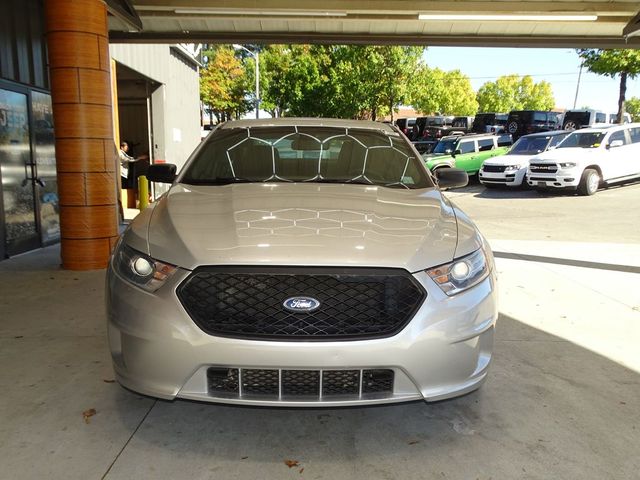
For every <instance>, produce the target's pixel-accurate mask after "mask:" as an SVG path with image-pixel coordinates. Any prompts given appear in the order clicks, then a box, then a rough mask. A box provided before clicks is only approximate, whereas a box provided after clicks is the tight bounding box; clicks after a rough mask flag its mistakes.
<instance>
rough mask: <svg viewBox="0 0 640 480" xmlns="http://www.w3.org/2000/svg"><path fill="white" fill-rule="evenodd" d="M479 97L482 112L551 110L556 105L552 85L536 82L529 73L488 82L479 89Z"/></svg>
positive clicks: (506, 76)
mask: <svg viewBox="0 0 640 480" xmlns="http://www.w3.org/2000/svg"><path fill="white" fill-rule="evenodd" d="M477 99H478V105H479V108H480V110H479V111H481V112H509V111H511V110H551V109H552V108H553V107H554V106H555V99H554V97H553V91H552V89H551V85H550V84H549V83H548V82H545V81H541V82H538V83H535V82H534V81H533V79H532V78H531V77H530V76H529V75H525V76H524V77H520V76H519V75H505V76H502V77H499V78H498V79H497V80H496V81H495V82H487V83H485V84H484V85H482V86H481V87H480V89H479V90H478V95H477Z"/></svg>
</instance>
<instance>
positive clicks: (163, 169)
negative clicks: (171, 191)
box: [147, 163, 178, 183]
mask: <svg viewBox="0 0 640 480" xmlns="http://www.w3.org/2000/svg"><path fill="white" fill-rule="evenodd" d="M177 170H178V169H177V167H176V166H175V165H173V164H172V163H157V164H154V165H149V170H147V180H150V181H152V182H158V183H173V181H174V180H175V178H176V171H177Z"/></svg>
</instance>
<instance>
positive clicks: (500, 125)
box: [471, 112, 509, 133]
mask: <svg viewBox="0 0 640 480" xmlns="http://www.w3.org/2000/svg"><path fill="white" fill-rule="evenodd" d="M508 117H509V115H508V114H506V113H494V112H487V113H478V114H477V115H476V116H475V118H474V120H473V127H472V128H471V131H472V132H473V133H502V132H504V127H505V125H506V124H507V119H508Z"/></svg>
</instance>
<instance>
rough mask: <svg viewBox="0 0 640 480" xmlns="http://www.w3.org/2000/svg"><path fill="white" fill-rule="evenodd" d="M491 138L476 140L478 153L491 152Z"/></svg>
mask: <svg viewBox="0 0 640 480" xmlns="http://www.w3.org/2000/svg"><path fill="white" fill-rule="evenodd" d="M493 145H494V144H493V138H482V139H480V140H478V151H479V152H486V151H488V150H493Z"/></svg>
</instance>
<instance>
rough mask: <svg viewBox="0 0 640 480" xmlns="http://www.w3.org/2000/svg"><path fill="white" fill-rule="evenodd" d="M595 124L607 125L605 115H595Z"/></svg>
mask: <svg viewBox="0 0 640 480" xmlns="http://www.w3.org/2000/svg"><path fill="white" fill-rule="evenodd" d="M596 123H607V114H606V113H596Z"/></svg>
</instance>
